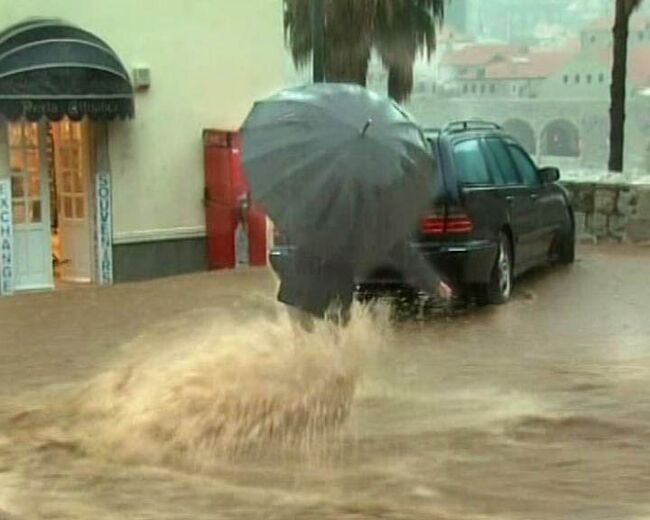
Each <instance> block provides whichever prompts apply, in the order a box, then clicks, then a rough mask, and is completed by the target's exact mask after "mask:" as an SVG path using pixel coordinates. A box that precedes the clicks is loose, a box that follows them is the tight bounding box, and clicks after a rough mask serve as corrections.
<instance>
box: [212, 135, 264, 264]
mask: <svg viewBox="0 0 650 520" xmlns="http://www.w3.org/2000/svg"><path fill="white" fill-rule="evenodd" d="M203 146H204V161H205V165H204V168H205V207H206V229H207V235H208V240H207V242H208V259H209V265H210V268H211V269H231V268H234V267H235V265H236V257H235V230H236V227H237V218H238V214H239V207H238V204H239V200H240V199H241V197H243V196H245V195H246V194H247V193H248V192H249V191H250V188H249V185H248V182H247V180H246V177H245V175H244V172H243V169H242V164H241V139H240V136H239V134H238V133H236V132H228V131H221V130H204V132H203ZM248 224H249V234H248V237H249V247H250V255H249V256H250V263H251V265H253V266H265V265H267V221H266V215H265V214H264V212H263V211H262V210H261V209H260V208H259V207H258V206H256V205H255V204H253V207H252V208H251V209H250V211H249V222H248Z"/></svg>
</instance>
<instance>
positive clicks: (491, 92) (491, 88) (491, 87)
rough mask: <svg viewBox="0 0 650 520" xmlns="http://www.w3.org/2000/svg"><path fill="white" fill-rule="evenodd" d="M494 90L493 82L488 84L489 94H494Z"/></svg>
mask: <svg viewBox="0 0 650 520" xmlns="http://www.w3.org/2000/svg"><path fill="white" fill-rule="evenodd" d="M495 92H496V87H495V86H494V83H492V84H490V94H494V93H495Z"/></svg>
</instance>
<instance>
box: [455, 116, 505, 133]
mask: <svg viewBox="0 0 650 520" xmlns="http://www.w3.org/2000/svg"><path fill="white" fill-rule="evenodd" d="M466 130H501V126H499V125H497V124H496V123H491V122H490V121H483V120H482V119H468V120H466V121H452V122H451V123H449V124H448V125H447V126H445V128H444V130H443V131H444V132H449V133H453V132H463V131H466Z"/></svg>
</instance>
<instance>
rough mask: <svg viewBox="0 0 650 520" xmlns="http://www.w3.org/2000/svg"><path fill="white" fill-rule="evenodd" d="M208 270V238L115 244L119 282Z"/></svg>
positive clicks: (115, 262) (114, 268)
mask: <svg viewBox="0 0 650 520" xmlns="http://www.w3.org/2000/svg"><path fill="white" fill-rule="evenodd" d="M207 269H208V257H207V249H206V239H205V237H202V238H188V239H182V240H164V241H159V242H139V243H134V244H116V245H114V246H113V279H114V281H115V283H120V282H134V281H139V280H151V279H153V278H161V277H163V276H173V275H177V274H186V273H194V272H197V271H207Z"/></svg>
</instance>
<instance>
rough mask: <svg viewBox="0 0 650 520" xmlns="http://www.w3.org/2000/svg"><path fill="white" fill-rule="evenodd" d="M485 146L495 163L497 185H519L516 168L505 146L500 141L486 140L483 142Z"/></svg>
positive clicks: (520, 180)
mask: <svg viewBox="0 0 650 520" xmlns="http://www.w3.org/2000/svg"><path fill="white" fill-rule="evenodd" d="M485 146H486V147H487V149H488V151H489V153H490V155H491V156H492V159H493V162H494V163H495V165H494V168H495V169H496V170H497V175H496V177H497V183H498V184H500V185H506V186H513V185H517V184H521V183H522V179H521V177H520V175H519V173H518V172H517V170H518V168H517V166H516V164H515V163H514V162H513V160H512V158H511V157H510V154H509V153H508V148H507V146H506V144H505V143H504V142H503V141H502V140H501V139H496V138H488V139H486V140H485Z"/></svg>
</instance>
